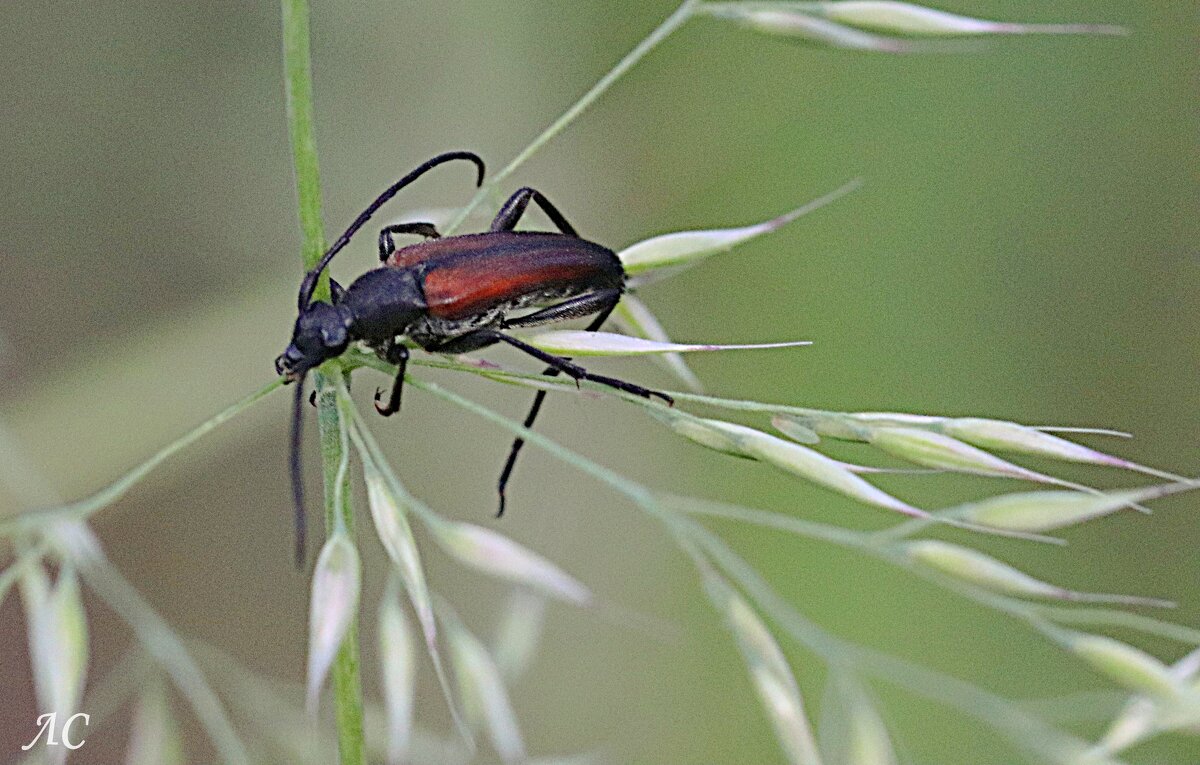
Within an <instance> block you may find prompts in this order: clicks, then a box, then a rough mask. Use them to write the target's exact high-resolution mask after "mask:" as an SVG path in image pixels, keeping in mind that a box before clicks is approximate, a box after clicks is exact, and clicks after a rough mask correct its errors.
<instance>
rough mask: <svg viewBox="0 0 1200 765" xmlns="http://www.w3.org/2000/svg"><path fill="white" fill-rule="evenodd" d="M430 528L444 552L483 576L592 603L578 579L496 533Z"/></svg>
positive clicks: (461, 526)
mask: <svg viewBox="0 0 1200 765" xmlns="http://www.w3.org/2000/svg"><path fill="white" fill-rule="evenodd" d="M429 529H430V531H431V532H433V535H434V538H436V539H437V541H438V542H439V543H440V544H441V545H442V547H443V548H444V549H445V550H446V552H448V553H450V554H451V555H453V556H454V557H455V558H457V559H458V560H459V561H461V562H462V563H465V564H467V565H468V566H471V567H473V568H476V569H479V570H480V571H483V572H484V573H487V574H490V575H492V576H497V577H500V578H502V579H507V580H508V581H510V582H514V583H516V584H520V585H523V586H525V587H529V588H531V589H533V590H536V591H538V592H541V593H543V594H545V595H549V596H550V597H553V598H557V599H559V600H563V601H566V602H568V603H574V604H575V605H580V606H583V605H587V604H588V603H590V602H591V600H592V593H591V590H589V589H588V588H587V586H586V585H584V584H583V583H582V582H580V581H579V580H578V579H576V578H575V577H573V576H571V575H570V574H568V573H567V572H565V571H563V570H562V569H561V568H559V567H558V566H557V565H555V564H554V563H551V562H550V561H548V560H546V559H545V558H543V557H542V556H541V555H538V554H537V553H535V552H533V551H532V550H530V549H529V548H527V547H524V546H522V545H520V544H517V543H516V542H514V541H513V540H511V539H509V538H508V537H506V536H504V535H503V534H501V533H500V532H498V531H493V530H492V529H488V528H484V527H483V526H476V525H474V524H471V523H455V522H447V521H438V522H431V523H430V524H429Z"/></svg>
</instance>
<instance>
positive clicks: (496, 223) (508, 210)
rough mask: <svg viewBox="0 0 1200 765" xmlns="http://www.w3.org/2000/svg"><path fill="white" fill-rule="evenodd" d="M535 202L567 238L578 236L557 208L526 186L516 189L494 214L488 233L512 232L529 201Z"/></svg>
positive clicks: (540, 194)
mask: <svg viewBox="0 0 1200 765" xmlns="http://www.w3.org/2000/svg"><path fill="white" fill-rule="evenodd" d="M531 199H532V200H533V201H534V202H537V205H538V207H540V208H542V211H543V212H545V213H546V216H547V217H548V218H550V220H551V221H553V222H554V225H555V226H558V230H559V231H561V232H563V233H564V234H566V235H567V236H576V237H577V236H579V234H577V233H575V227H574V226H572V225H571V224H570V223H567V219H566V218H564V217H563V214H562V213H560V212H559V211H558V208H557V207H555V206H554V205H552V204H550V200H549V199H546V197H545V196H544V195H543V194H542V192H540V191H538V190H537V189H531V188H529V187H528V186H525V187H524V188H521V189H517V191H516V193H514V194H513V195H512V196H511V197H509V198H508V201H507V202H505V203H504V206H503V207H501V208H500V212H498V213H496V217H495V219H494V220H492V225H491V228H489V229H488V230H489V231H512V230H513V229H515V228H516V227H517V221H519V220H521V216H522V215H524V214H525V208H526V207H528V206H529V200H531Z"/></svg>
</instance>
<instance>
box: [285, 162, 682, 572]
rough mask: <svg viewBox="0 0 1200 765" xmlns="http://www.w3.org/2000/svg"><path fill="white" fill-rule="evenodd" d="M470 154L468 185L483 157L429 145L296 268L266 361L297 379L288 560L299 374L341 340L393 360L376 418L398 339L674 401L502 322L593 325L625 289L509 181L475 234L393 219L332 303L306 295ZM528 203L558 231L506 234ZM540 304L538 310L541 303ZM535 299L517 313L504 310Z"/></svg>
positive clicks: (394, 393)
mask: <svg viewBox="0 0 1200 765" xmlns="http://www.w3.org/2000/svg"><path fill="white" fill-rule="evenodd" d="M456 159H463V160H467V161H469V162H472V163H474V165H475V167H476V169H477V171H478V173H477V177H476V180H475V185H476V186H481V185H483V176H484V164H483V160H482V159H480V158H479V157H478V156H477V155H476V154H474V153H472V152H469V151H452V152H447V153H445V154H439V155H438V156H436V157H434V158H433V159H431V160H429V161H428V162H425V163H424V164H422V165H421V166H420V167H418V168H416V169H415V170H413V171H412V172H410V173H409V174H408V175H406V176H404V177H403V178H401V179H400V180H398V181H396V182H395V183H393V184H392V185H391V186H389V187H388V188H387V189H386V190H384V192H383V193H382V194H380V195H379V196H378V197H377V198H376V199H375V201H374V202H372V203H371V204H370V205H369V206H368V207H367V209H365V210H363V211H362V213H361V214H359V216H358V217H357V218H355V219H354V222H353V223H351V224H350V227H349V228H347V229H346V231H345V232H344V233H343V234H342V235H341V236H340V237H338V239H337V241H335V242H334V243H333V246H331V247H330V248H329V250H328V251H326V252H325V254H324V255H323V256H322V257H321V260H320V261H319V262H318V263H317V265H316V266H315V267H314V268H313V269H312V270H311V271H309V272H308V273H307V274H305V275H304V280H303V281H302V282H301V283H300V294H299V296H298V298H297V308H298V311H299V316H298V317H297V318H296V324H295V328H294V329H293V330H292V341H291V343H290V344H289V345H288V347H287V349H286V350H285V351H284V352H283V353H282V354H280V355H279V357H278V358H276V359H275V371H276V373H278V374H280V375H283V376H284V378H285V380H284V381H285V382H286V383H293V382H294V383H296V384H297V385H296V395H295V398H294V401H293V407H292V436H291V455H290V460H291V475H292V497H293V500H294V502H295V513H296V516H295V522H296V561H297V564H302V563H303V561H304V544H305V523H304V522H305V515H304V493H303V485H302V482H301V470H300V443H301V434H302V426H303V414H302V408H303V398H304V397H303V389H304V377H305V375H306V374H307V373H308V371H309V370H311V369H312V368H313V367H316V366H318V365H319V364H321V363H322V362H323V361H325V360H326V359H331V358H334V357H335V356H339V355H341V354H342V353H344V352H345V351H346V349H347V348H348V347H349V346H350V344H351V343H353V342H356V341H362V342H364V343H366V344H367V345H368V346H369V347H371V348H372V349H374V350H375V352H376V353H377V354H379V356H380V357H381V358H383V359H384V360H386V361H387V362H388V363H390V364H395V365H396V367H397V373H396V381H395V383H394V384H393V385H392V390H391V393H390V395H389V396H388V397H387V401H386V402H383V403H382V404H381V402H382V401H383V391H382V390H381V389H378V390H376V391H375V409H376V410H377V411H378V412H379V413H380V414H382V415H383V416H385V417H387V416H390V415H392V414H395V413H396V412H397V411H399V410H400V394H401V391H402V389H403V387H404V370H405V366H406V364H407V362H408V355H409V350H408V346H407V345H405V344H404V343H403V342H402V339H403V338H408V339H409V340H411V341H412V342H414V343H415V344H416V345H418V346H420V347H421V348H422V349H424V350H426V351H432V352H435V353H467V352H469V351H474V350H478V349H480V348H485V347H487V346H490V345H495V344H496V343H507V344H508V345H511V346H512V347H514V348H516V349H518V350H520V351H523V352H524V353H527V354H529V355H530V356H533V357H534V358H536V359H538V360H539V361H542V362H543V363H545V364H547V365H548V366H547V368H546V370H545V371H544V373H543V374H546V375H551V376H553V375H557V374H559V373H562V374H565V375H567V376H568V377H571V378H572V379H574V380H576V381H579V380H591V381H592V382H597V383H600V384H602V385H607V386H609V387H612V388H616V389H617V390H622V391H626V392H627V393H633V394H635V395H638V396H644V397H646V398H650V397H652V396H654V397H658V398H660V399H662V400H663V401H665V402H667V404H673V403H674V402H673V400H672V399H671V397H670V396H668V395H666V394H665V393H659V392H658V391H653V390H650V389H648V388H643V387H641V386H640V385H634V384H633V383H628V382H625V381H623V380H618V379H616V378H613V377H604V376H603V375H596V374H592V373H591V372H588V371H587V370H586V369H584V368H583V367H581V366H579V365H577V364H573V363H572V362H571V360H570V359H567V358H564V357H562V356H555V355H554V354H551V353H546V352H545V351H543V350H540V349H538V348H535V347H534V346H532V345H529V344H528V343H526V342H524V341H523V340H520V339H519V338H516V337H514V336H512V335H510V334H508V332H506V331H505V330H508V329H516V328H522V327H534V326H538V325H541V324H550V323H553V322H559V321H566V320H568V319H576V318H580V317H583V316H593V317H594V318H593V319H592V321H591V323H590V324H588V325H587V331H589V332H594V331H596V330H598V329H599V328H600V325H602V324H603V323H604V321H605V320H606V319H607V318H608V316H609V314H611V313H612V311H613V309H614V308H616V306H617V302H618V301H619V300H620V299H621V293H622V292H623V291H624V289H625V269H624V268H623V267H622V266H621V261H620V260H619V259H618V258H617V256H616V254H615V253H613V251H612V250H610V249H608V248H607V247H603V246H601V245H599V244H596V243H594V242H590V241H588V240H586V239H583V238H581V237H580V236H579V235H578V234H577V233H576V232H575V229H574V227H572V226H571V224H570V223H568V222H567V220H566V218H564V217H563V215H562V213H560V212H559V211H558V209H557V208H556V207H555V206H554V205H552V204H551V203H550V201H549V200H548V199H546V197H545V196H543V195H542V193H541V192H539V191H537V190H536V189H532V188H529V187H525V188H522V189H519V190H518V191H517V192H516V193H514V194H513V195H512V196H511V197H509V198H508V201H506V202H505V203H504V205H503V206H502V207H501V208H500V212H499V213H497V214H496V217H495V219H494V220H493V221H492V225H491V227H490V228H489V229H488V230H487V231H486V232H484V233H480V234H465V235H461V236H449V237H442V236H441V235H440V234H439V233H438V231H437V229H436V228H434V226H433V224H432V223H398V224H395V225H391V226H385V227H384V228H383V230H382V231H380V232H379V260H380V261H381V263H382V265H380V267H379V268H376V269H374V270H372V271H368V272H367V273H365V274H363V275H362V276H360V277H358V279H356V280H355V281H354V282H353V283H352V284H351V285H350V286H349V287H346V288H343V287H342V286H341V285H339V284H338V283H337V282H335V281H332V280H331V281H330V289H331V294H332V302H331V303H325V302H313V300H312V295H313V290H314V289H316V286H317V280H318V279H319V278H320V276H321V273H322V272H323V271H324V270H325V267H326V266H328V265H329V262H330V261H331V260H333V257H334V256H335V255H337V254H338V252H340V251H341V250H342V248H344V247H345V246H346V245H347V244H348V243H349V242H350V239H351V237H353V236H354V234H355V233H357V232H358V230H359V229H361V228H362V227H363V226H364V225H366V223H367V221H368V220H369V219H370V218H371V216H372V215H374V214H375V212H376V211H377V210H379V208H380V207H382V206H383V205H384V204H385V203H386V202H387V201H388V200H390V199H391V198H392V197H394V196H395V195H396V193H397V192H398V191H400V189H402V188H404V187H405V186H407V185H409V184H410V183H412V182H413V181H415V180H417V179H418V178H420V177H421V176H422V175H424V174H425V173H427V172H429V171H430V170H432V169H433V168H435V167H437V166H438V165H441V164H443V163H445V162H450V161H453V160H456ZM531 201H532V202H534V203H536V204H537V205H538V206H539V207H540V208H542V210H543V211H544V212H545V213H546V215H547V216H548V217H549V218H550V220H551V221H552V222H553V223H554V225H555V226H557V227H558V230H559V231H560V232H561V233H558V234H554V233H544V232H528V231H515V230H514V228H515V227H516V225H517V222H518V221H520V219H521V216H522V215H523V214H524V212H525V209H526V208H527V207H528V206H529V203H530V202H531ZM397 234H416V235H418V236H421V237H424V238H425V240H424V241H422V242H418V243H417V244H412V245H409V246H407V247H401V248H399V249H397V247H396V244H395V241H394V239H393V237H394V236H395V235H397ZM542 306H544V307H542ZM525 308H536V310H533V311H531V312H529V313H525V314H523V315H520V316H510V315H509V312H510V311H518V310H521V309H525ZM545 398H546V392H545V391H544V390H540V391H538V392H537V395H536V396H535V397H534V399H533V406H532V407H531V408H530V410H529V414H528V415H526V417H525V427H527V428H528V427H531V426H532V425H533V422H534V420H535V419H536V418H537V415H538V412H539V410H541V408H542V402H543V401H544V400H545ZM524 443H525V442H524V440H523V439H521V438H517V439H516V440H515V441H513V444H512V448H511V449H510V450H509V453H508V459H507V460H506V461H505V463H504V469H503V470H502V471H501V473H500V481H499V484H498V490H499V494H500V509H499V511H498V512H497V513H496V515H497V516H500V515H502V514H503V513H504V491H505V488H506V486H507V485H508V479H509V477H510V476H511V475H512V471H513V466H514V465H515V464H516V460H517V455H518V454H519V453H520V451H521V447H522V446H523V445H524Z"/></svg>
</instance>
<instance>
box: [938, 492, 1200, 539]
mask: <svg viewBox="0 0 1200 765" xmlns="http://www.w3.org/2000/svg"><path fill="white" fill-rule="evenodd" d="M1195 488H1198V486H1197V485H1194V484H1182V483H1169V484H1160V485H1158V486H1147V487H1145V488H1142V489H1129V490H1125V491H1110V492H1100V493H1097V494H1089V493H1084V492H1079V491H1030V492H1018V493H1014V494H1001V495H1000V496H998V497H990V498H988V499H982V500H979V501H978V502H969V503H967V504H963V505H958V506H957V507H954V508H950V509H948V510H946V511H944V512H945V514H946V515H947V516H950V517H954V518H958V519H960V520H964V521H970V522H972V523H977V524H979V525H981V526H990V527H992V528H997V529H1006V530H1009V531H1029V532H1043V531H1053V530H1054V529H1062V528H1067V527H1068V526H1075V525H1078V524H1080V523H1083V522H1085V521H1090V520H1092V519H1094V518H1099V517H1101V516H1104V515H1109V514H1111V513H1115V512H1117V511H1118V510H1121V509H1122V508H1126V507H1129V506H1131V505H1135V504H1137V503H1140V502H1145V501H1147V500H1151V499H1157V498H1159V497H1165V496H1167V495H1170V494H1177V493H1179V492H1182V491H1188V490H1191V489H1195Z"/></svg>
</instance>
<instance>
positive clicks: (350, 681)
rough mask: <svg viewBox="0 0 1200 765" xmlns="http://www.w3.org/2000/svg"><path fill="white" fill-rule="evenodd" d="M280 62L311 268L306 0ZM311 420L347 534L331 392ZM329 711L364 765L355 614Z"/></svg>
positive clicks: (317, 190) (337, 516) (334, 513)
mask: <svg viewBox="0 0 1200 765" xmlns="http://www.w3.org/2000/svg"><path fill="white" fill-rule="evenodd" d="M282 10H283V64H284V74H285V82H286V87H287V116H288V131H289V134H290V136H291V142H292V157H293V163H294V165H295V172H296V193H297V197H298V201H299V210H300V229H301V232H302V233H303V237H304V243H303V249H302V254H303V260H304V268H305V269H306V270H307V269H309V268H312V267H313V266H314V265H315V264H316V263H317V261H318V260H319V259H320V258H321V254H322V253H323V252H324V251H325V233H324V228H323V226H322V223H321V175H320V171H319V169H318V165H317V142H316V136H315V134H314V130H313V107H312V104H313V93H312V67H311V62H310V57H309V27H308V0H282ZM314 298H315V299H317V300H321V299H326V300H327V299H328V298H329V283H328V279H327V278H325V277H323V278H322V279H321V281H320V283H319V284H318V285H317V289H316V292H315V293H314ZM316 378H317V389H318V390H324V389H325V388H326V387H327V386H329V385H330V384H331V382H332V381H330V380H328V379H327V377H326V373H323V372H320V371H318V372H317V374H316ZM317 423H318V427H319V430H320V434H321V463H322V468H323V474H324V477H325V525H326V529H327V531H329V532H332V530H333V529H334V528H337V527H342V526H344V527H345V529H346V530H347V531H348V532H350V533H351V538H353V528H354V526H353V523H354V512H353V507H352V505H351V501H350V492H349V490H348V488H347V486H346V480H347V479H346V475H345V470H344V469H340V466H341V465H342V464H343V462H344V460H345V456H346V449H345V437H344V433H345V426H344V424H343V423H342V422H341V415H340V413H339V412H338V408H337V402H336V399H335V398H334V397H333V396H320V398H319V399H318V403H317ZM332 674H333V693H334V717H335V720H336V723H337V732H338V754H339V759H340V761H341V765H364V763H365V762H366V754H365V752H364V746H363V700H362V680H361V677H360V673H359V656H358V620H357V618H355V619H354V620H353V621H352V622H351V623H350V626H349V628H348V629H347V631H346V638H345V640H343V641H342V646H341V649H340V650H339V651H338V655H337V659H336V660H335V661H334V664H333V669H332Z"/></svg>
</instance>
